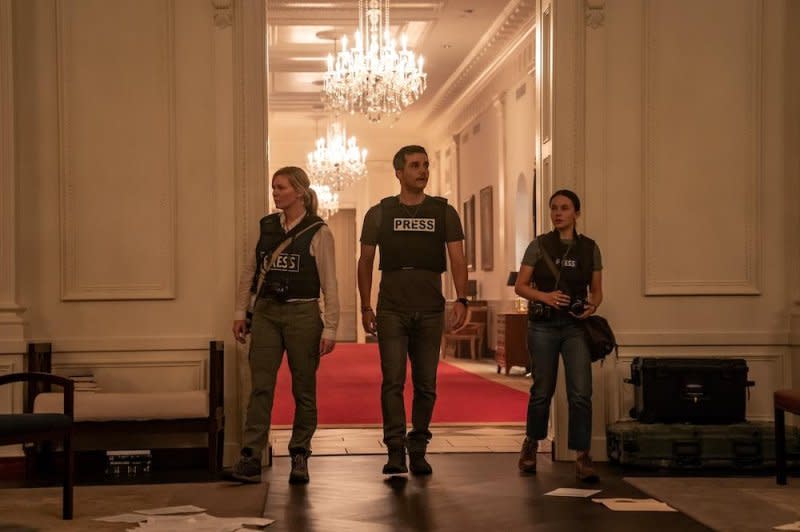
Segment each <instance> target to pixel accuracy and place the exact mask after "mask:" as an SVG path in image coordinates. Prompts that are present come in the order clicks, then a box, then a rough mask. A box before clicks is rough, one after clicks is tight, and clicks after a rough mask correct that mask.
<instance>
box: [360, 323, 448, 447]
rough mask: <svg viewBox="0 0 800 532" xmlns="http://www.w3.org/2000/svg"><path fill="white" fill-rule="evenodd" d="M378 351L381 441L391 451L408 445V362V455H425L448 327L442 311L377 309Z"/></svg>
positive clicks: (429, 437)
mask: <svg viewBox="0 0 800 532" xmlns="http://www.w3.org/2000/svg"><path fill="white" fill-rule="evenodd" d="M375 319H376V322H377V328H378V347H379V348H380V352H381V373H382V374H383V383H382V384H381V411H382V413H383V442H384V443H385V444H386V446H387V447H403V446H405V445H406V409H405V404H404V403H403V387H404V386H405V382H406V360H410V361H411V382H412V383H413V385H414V400H413V402H412V406H411V425H412V430H411V431H410V432H409V433H408V441H407V444H408V450H409V452H415V451H416V452H425V449H426V447H427V445H428V442H429V441H430V439H431V432H430V430H429V428H428V427H429V425H430V423H431V417H432V416H433V405H434V403H435V402H436V370H437V368H438V366H439V346H440V344H441V341H442V329H443V327H444V313H443V312H401V311H395V310H382V309H380V308H378V315H377V316H376V318H375Z"/></svg>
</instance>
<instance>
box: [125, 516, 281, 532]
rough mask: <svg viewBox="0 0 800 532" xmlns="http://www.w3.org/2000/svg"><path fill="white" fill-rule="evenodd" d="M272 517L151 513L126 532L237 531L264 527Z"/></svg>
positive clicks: (269, 523)
mask: <svg viewBox="0 0 800 532" xmlns="http://www.w3.org/2000/svg"><path fill="white" fill-rule="evenodd" d="M274 522H275V520H274V519H266V518H262V517H214V516H213V515H208V514H206V513H201V514H193V515H151V516H148V517H147V520H146V521H145V522H143V523H139V527H138V528H129V529H128V532H141V531H147V532H183V531H187V532H188V531H193V532H237V531H240V530H247V531H249V532H252V531H253V530H254V529H253V528H247V529H245V528H244V527H258V528H264V527H266V526H269V525H271V524H272V523H274Z"/></svg>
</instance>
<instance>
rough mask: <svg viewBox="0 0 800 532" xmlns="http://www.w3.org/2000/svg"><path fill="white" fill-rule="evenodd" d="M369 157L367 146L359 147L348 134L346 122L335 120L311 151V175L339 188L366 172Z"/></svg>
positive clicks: (334, 187) (331, 186)
mask: <svg viewBox="0 0 800 532" xmlns="http://www.w3.org/2000/svg"><path fill="white" fill-rule="evenodd" d="M366 160H367V150H359V149H358V144H357V142H356V138H355V137H350V138H347V132H346V130H345V128H344V124H343V123H342V122H339V121H338V120H334V121H333V122H332V123H331V124H330V126H328V132H327V136H326V137H320V138H318V139H317V144H316V149H315V150H314V151H313V152H311V153H309V154H308V173H309V178H310V179H311V182H312V183H316V184H318V185H327V186H328V187H330V188H331V190H333V191H337V192H338V191H341V190H342V189H345V188H347V187H349V186H351V185H353V184H354V183H355V182H356V181H358V180H359V179H361V178H362V177H364V176H365V175H367V165H366Z"/></svg>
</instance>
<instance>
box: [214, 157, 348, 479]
mask: <svg viewBox="0 0 800 532" xmlns="http://www.w3.org/2000/svg"><path fill="white" fill-rule="evenodd" d="M272 198H273V200H274V201H275V207H277V208H278V209H279V210H280V211H281V212H280V213H276V214H270V215H269V216H265V217H264V218H262V219H261V234H260V236H259V240H258V244H257V245H256V249H255V253H254V254H253V255H252V259H251V260H250V261H248V262H247V263H246V264H245V267H244V270H243V272H242V275H241V277H240V280H239V295H238V297H237V300H236V314H235V316H234V322H233V334H234V336H235V337H236V340H237V341H239V342H241V343H244V341H245V337H246V335H247V333H248V332H250V333H252V338H251V340H250V355H249V362H250V370H251V374H252V375H251V377H252V392H251V393H250V401H249V404H248V406H247V417H246V420H245V426H244V433H243V437H242V440H243V441H242V450H241V457H240V458H239V461H238V462H237V463H236V464H235V465H234V466H233V468H232V469H231V470H229V471H227V476H228V477H229V478H232V479H234V480H238V481H240V482H260V481H261V453H262V450H263V449H264V447H265V446H266V444H267V440H268V436H269V428H270V415H271V411H272V401H273V398H274V395H275V381H276V379H277V376H278V368H279V367H280V365H281V360H282V359H283V353H284V351H285V352H286V359H287V361H288V362H289V370H290V371H291V374H292V395H294V402H295V412H294V424H293V425H292V437H291V439H290V440H289V453H290V455H291V457H292V470H291V473H290V474H289V482H291V483H293V484H300V483H306V482H308V479H309V476H308V461H307V460H308V456H309V455H310V454H311V437H312V436H313V434H314V431H315V430H316V427H317V368H318V367H319V359H320V356H322V355H326V354H328V353H330V352H331V351H332V350H333V348H334V345H335V344H336V340H335V339H336V326H337V324H338V321H339V298H338V295H337V287H336V268H335V262H334V246H333V234H332V233H331V231H330V229H329V228H328V226H327V225H325V223H324V222H323V221H322V219H321V218H320V217H319V216H317V196H316V193H315V192H314V190H312V189H311V183H310V182H309V179H308V175H306V173H305V171H303V169H301V168H298V167H296V166H287V167H285V168H281V169H280V170H278V171H276V172H275V174H274V175H273V176H272ZM264 271H266V272H267V273H266V275H264V274H263V272H264ZM320 292H321V293H322V294H324V296H325V297H324V299H323V301H324V304H325V305H324V306H325V309H324V313H323V315H322V318H324V321H323V319H322V318H321V317H320V306H319V298H320ZM251 294H255V295H256V304H255V307H254V309H253V319H252V325H251V327H250V330H248V327H247V322H246V321H245V313H246V310H247V307H248V304H249V301H250V297H251Z"/></svg>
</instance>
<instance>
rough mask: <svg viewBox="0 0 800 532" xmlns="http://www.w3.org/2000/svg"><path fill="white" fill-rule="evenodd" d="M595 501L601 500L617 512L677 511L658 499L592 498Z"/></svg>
mask: <svg viewBox="0 0 800 532" xmlns="http://www.w3.org/2000/svg"><path fill="white" fill-rule="evenodd" d="M592 501H593V502H599V503H600V504H603V505H605V507H606V508H608V509H609V510H613V511H615V512H677V511H678V510H676V509H675V508H673V507H671V506H670V505H668V504H667V503H665V502H661V501H657V500H655V499H625V498H615V499H592Z"/></svg>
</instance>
